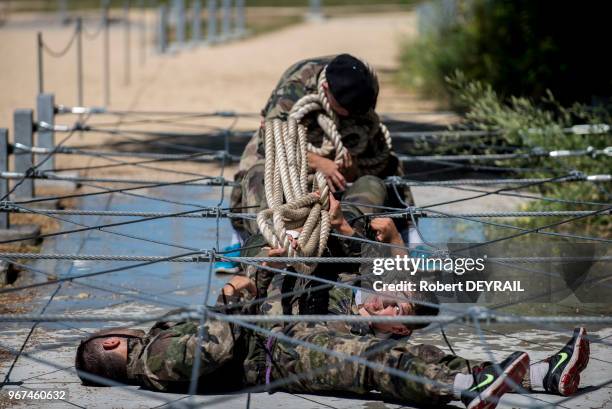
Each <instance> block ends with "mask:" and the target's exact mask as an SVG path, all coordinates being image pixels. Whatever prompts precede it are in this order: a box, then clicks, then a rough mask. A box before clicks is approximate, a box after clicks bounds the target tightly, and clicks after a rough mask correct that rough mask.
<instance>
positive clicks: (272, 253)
mask: <svg viewBox="0 0 612 409" xmlns="http://www.w3.org/2000/svg"><path fill="white" fill-rule="evenodd" d="M295 243H296V245H297V240H296V241H295ZM264 249H267V250H268V257H283V256H285V255H286V254H285V253H286V252H285V249H284V248H282V247H279V248H276V249H271V248H269V247H264ZM261 264H262V265H264V266H266V267H272V268H278V269H284V268H285V267H286V263H276V262H270V261H264V262H263V263H261Z"/></svg>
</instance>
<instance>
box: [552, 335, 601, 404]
mask: <svg viewBox="0 0 612 409" xmlns="http://www.w3.org/2000/svg"><path fill="white" fill-rule="evenodd" d="M589 344H590V343H589V340H588V339H587V332H586V329H584V328H576V329H574V336H572V339H571V340H570V341H569V342H568V343H567V344H565V346H564V347H563V348H562V349H561V350H560V351H559V352H557V353H556V354H555V355H553V356H551V357H550V358H548V359H546V361H547V362H548V372H547V373H546V376H545V377H544V382H543V384H544V389H545V390H546V391H547V392H552V393H559V394H561V395H563V396H568V395H572V394H573V393H575V392H576V390H577V389H578V385H579V384H580V372H582V371H583V370H584V369H585V368H586V366H587V364H588V363H589V353H590V346H589Z"/></svg>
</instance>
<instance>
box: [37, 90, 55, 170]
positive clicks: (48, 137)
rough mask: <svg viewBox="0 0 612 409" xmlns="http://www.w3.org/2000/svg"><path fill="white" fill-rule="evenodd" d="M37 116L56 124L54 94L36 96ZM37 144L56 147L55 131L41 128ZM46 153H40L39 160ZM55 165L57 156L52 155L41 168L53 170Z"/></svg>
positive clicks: (51, 147) (40, 120)
mask: <svg viewBox="0 0 612 409" xmlns="http://www.w3.org/2000/svg"><path fill="white" fill-rule="evenodd" d="M36 118H37V121H38V122H39V123H40V122H46V123H48V124H49V125H55V98H54V97H53V94H39V95H38V97H37V98H36ZM37 137H38V143H37V146H40V147H42V148H49V149H53V148H54V147H55V141H54V132H53V131H52V130H50V129H42V128H41V129H39V130H38V132H37ZM44 156H45V155H38V156H37V157H36V160H37V161H41V160H42V159H43V158H44ZM54 167H55V158H54V157H53V156H51V157H50V158H49V159H47V160H46V161H45V162H44V163H43V164H42V165H40V167H39V169H40V170H51V169H53V168H54Z"/></svg>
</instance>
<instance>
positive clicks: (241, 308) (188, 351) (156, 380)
mask: <svg viewBox="0 0 612 409" xmlns="http://www.w3.org/2000/svg"><path fill="white" fill-rule="evenodd" d="M252 298H253V297H252V296H251V295H250V294H248V292H247V291H246V290H245V291H243V292H242V293H240V294H237V295H235V296H233V297H226V298H225V299H224V298H223V297H221V296H220V297H219V299H218V301H217V306H216V307H215V309H216V311H217V312H224V313H236V312H237V313H243V314H253V313H257V308H256V307H254V306H253V305H252V304H249V303H248V301H250V300H251V299H252ZM244 304H246V306H245V305H244ZM232 307H235V308H232ZM199 333H200V325H199V323H198V321H193V320H186V321H182V322H158V323H156V324H155V325H154V326H153V327H152V328H151V329H150V330H149V332H148V333H147V335H146V336H145V337H144V338H143V339H142V341H140V342H139V341H134V342H132V343H131V344H130V345H129V351H128V364H127V372H128V378H129V379H131V380H133V381H135V382H136V383H138V384H139V385H141V386H143V387H146V388H148V389H153V390H159V391H166V392H172V391H184V390H185V389H186V388H187V387H188V385H189V381H190V379H191V373H192V369H193V364H194V359H195V354H196V352H195V351H197V349H198V347H197V345H198V338H199ZM201 334H202V338H201V341H200V348H199V349H200V350H201V355H200V366H199V372H198V379H199V382H198V383H199V384H201V385H204V386H210V387H213V388H214V389H215V390H217V389H219V388H222V389H234V388H236V387H238V386H240V385H241V384H242V383H243V381H244V376H236V374H238V375H240V374H242V373H243V366H244V364H245V361H246V360H247V359H246V358H247V353H248V351H249V349H250V348H249V343H250V342H251V334H250V332H249V331H248V330H245V329H244V328H241V327H239V326H236V325H233V324H231V323H228V322H225V321H220V320H215V319H212V318H208V319H207V320H206V321H205V323H204V324H203V328H202V331H201ZM223 373H228V374H231V376H229V377H225V376H223V375H220V374H223ZM213 374H214V375H213ZM230 379H231V380H232V382H231V383H228V380H230ZM220 380H222V382H223V383H222V384H220V383H219V381H220Z"/></svg>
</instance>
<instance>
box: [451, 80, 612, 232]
mask: <svg viewBox="0 0 612 409" xmlns="http://www.w3.org/2000/svg"><path fill="white" fill-rule="evenodd" d="M446 81H447V83H448V85H449V87H450V89H451V90H452V92H453V94H454V96H455V98H456V100H457V101H458V102H459V103H461V104H462V105H464V106H466V107H467V111H466V113H465V120H466V122H467V123H468V124H470V125H471V126H474V127H476V128H479V129H490V130H493V129H495V130H500V131H501V132H502V135H501V138H502V139H503V141H504V142H505V143H507V144H508V145H512V146H520V147H523V150H529V149H531V148H536V147H541V148H543V149H544V150H547V151H548V150H581V149H585V148H587V147H589V146H592V147H593V148H595V149H605V148H606V147H607V146H608V145H609V134H591V135H576V134H572V133H567V132H564V129H565V128H567V127H570V126H572V125H573V124H577V123H580V124H601V123H607V124H610V123H612V117H611V113H610V111H609V110H608V111H606V110H604V109H598V110H593V109H589V108H587V107H586V106H584V105H581V104H574V105H572V106H571V107H569V108H566V107H563V106H561V105H560V104H559V103H558V102H557V101H556V100H555V98H554V97H553V96H552V94H551V93H550V92H548V93H547V95H546V97H545V98H543V99H542V100H540V101H539V102H540V103H539V104H535V103H534V102H533V101H531V100H529V99H527V98H524V97H510V98H508V99H507V100H504V99H503V98H501V97H500V96H499V95H498V94H497V93H496V92H495V91H494V90H493V88H492V87H491V86H490V85H488V84H484V83H482V82H479V81H470V80H468V79H467V78H466V76H465V74H463V73H461V72H455V73H454V74H453V75H452V76H450V77H447V78H446ZM543 106H547V107H550V108H551V109H545V108H543ZM498 164H499V165H501V166H507V162H506V163H504V162H499V163H498ZM513 165H514V162H513ZM524 165H525V166H529V167H530V168H538V169H540V168H545V169H550V172H544V171H534V172H530V173H528V174H526V175H525V177H530V176H531V177H544V178H546V177H551V175H567V174H569V173H570V172H572V171H580V172H583V173H584V174H587V175H593V174H609V173H610V172H611V171H612V158H610V157H609V156H605V155H599V156H596V157H591V156H576V157H567V158H549V157H538V158H533V159H530V160H529V161H528V162H525V163H524ZM611 188H612V184H611V183H609V182H605V183H587V182H578V183H558V184H555V183H547V184H545V185H542V186H540V187H538V189H537V192H538V193H540V194H542V195H544V196H548V197H553V198H560V199H570V200H579V201H590V202H600V203H609V202H610V193H609V190H610V189H611ZM526 209H527V210H594V209H597V207H594V206H589V205H581V206H579V205H574V204H565V203H557V202H548V201H540V200H538V201H533V202H531V203H530V204H529V205H528V206H527V207H526ZM524 222H525V223H526V224H527V225H531V222H529V221H524ZM539 223H541V221H539ZM578 225H580V228H582V229H584V230H585V231H593V230H595V231H596V232H597V233H598V234H601V233H603V234H604V235H606V236H611V235H612V232H611V227H612V226H611V225H610V217H609V216H602V217H592V218H585V219H582V220H581V222H580V223H578ZM575 226H576V225H575V224H572V226H571V228H572V229H573V228H575ZM565 228H569V226H567V227H565Z"/></svg>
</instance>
